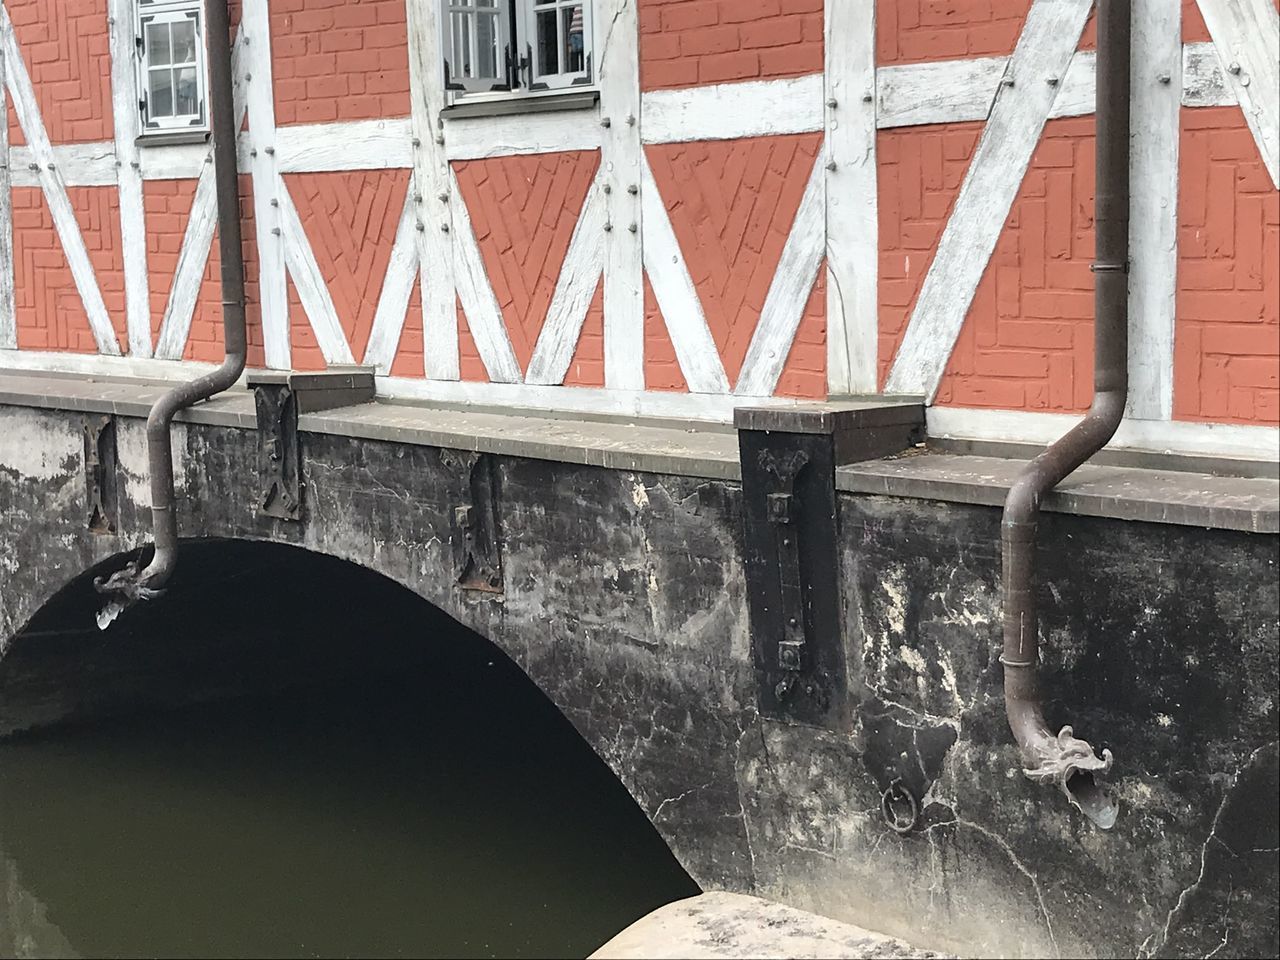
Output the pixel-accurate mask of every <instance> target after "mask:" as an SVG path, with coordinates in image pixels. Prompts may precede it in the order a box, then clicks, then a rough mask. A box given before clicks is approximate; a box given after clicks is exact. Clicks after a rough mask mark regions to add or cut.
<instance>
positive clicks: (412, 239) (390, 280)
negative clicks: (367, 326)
mask: <svg viewBox="0 0 1280 960" xmlns="http://www.w3.org/2000/svg"><path fill="white" fill-rule="evenodd" d="M417 217H418V213H417V205H416V204H415V203H414V200H413V184H412V183H410V184H409V190H408V191H407V192H406V193H405V196H404V209H403V210H402V211H401V212H400V222H399V224H397V225H396V238H395V240H394V241H393V242H392V244H391V257H390V259H389V260H388V261H387V272H386V275H385V276H384V277H383V278H382V292H381V293H380V294H379V296H378V309H377V311H376V312H375V313H374V315H373V328H372V329H371V330H370V331H369V343H368V345H367V346H366V347H365V351H364V363H365V365H366V366H371V367H373V368H374V369H375V370H376V371H377V372H378V373H379V374H382V375H383V376H385V375H387V374H389V373H390V372H391V364H392V362H393V361H394V360H395V358H396V350H397V349H399V347H400V337H401V335H402V334H403V333H404V324H405V320H406V319H407V317H408V312H409V298H410V297H412V296H413V285H414V283H415V282H416V281H417V279H418V239H417V230H416V228H415V227H414V224H415V222H416V221H417Z"/></svg>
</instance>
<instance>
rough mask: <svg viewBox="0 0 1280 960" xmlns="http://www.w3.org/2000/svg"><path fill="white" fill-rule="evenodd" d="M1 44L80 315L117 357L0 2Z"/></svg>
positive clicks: (99, 341) (117, 347) (112, 333)
mask: <svg viewBox="0 0 1280 960" xmlns="http://www.w3.org/2000/svg"><path fill="white" fill-rule="evenodd" d="M0 46H2V47H3V50H4V58H5V83H6V84H7V86H8V89H9V94H10V95H11V96H12V97H13V109H14V113H16V114H17V116H18V123H19V125H20V126H21V127H22V133H23V135H24V136H25V137H26V140H27V145H28V147H29V148H30V151H31V157H32V160H31V162H32V164H34V165H36V166H37V167H39V170H38V173H37V175H38V176H39V179H40V187H41V189H42V190H43V191H44V196H45V202H46V203H48V205H49V213H50V215H51V216H52V219H53V225H54V228H55V229H56V230H57V232H58V239H59V240H60V241H61V243H62V250H63V253H64V254H65V255H66V258H67V265H68V266H69V267H70V268H71V277H72V279H73V280H74V281H75V285H76V290H77V291H78V292H79V294H80V300H81V302H82V303H83V304H84V310H85V314H86V315H87V316H88V318H89V328H90V330H91V331H92V332H93V339H94V341H95V343H97V346H98V352H99V353H104V354H108V355H117V356H118V355H119V353H120V344H119V342H118V341H117V340H116V333H115V330H114V329H113V328H112V326H111V317H110V316H109V315H108V314H107V305H106V304H105V303H104V302H103V300H102V291H101V290H99V288H98V280H97V277H95V276H94V272H93V263H92V261H90V259H89V251H88V250H87V249H86V247H85V245H84V237H83V236H82V235H81V233H80V224H79V222H78V221H77V220H76V214H75V210H74V209H73V208H72V206H71V201H70V199H69V198H68V197H67V188H66V185H65V184H64V183H63V180H62V174H61V173H60V172H59V170H58V168H57V163H56V160H55V158H54V153H53V149H52V147H51V146H50V145H49V135H48V133H46V132H45V128H44V120H43V119H42V118H41V116H40V107H39V104H38V102H37V101H36V92H35V89H34V88H33V87H32V86H31V77H30V75H29V74H28V73H27V65H26V62H25V61H24V60H23V59H22V51H21V50H20V49H19V48H18V40H17V37H16V36H15V34H14V32H13V22H12V21H11V20H10V19H9V10H8V8H7V7H6V6H5V5H4V4H2V3H0Z"/></svg>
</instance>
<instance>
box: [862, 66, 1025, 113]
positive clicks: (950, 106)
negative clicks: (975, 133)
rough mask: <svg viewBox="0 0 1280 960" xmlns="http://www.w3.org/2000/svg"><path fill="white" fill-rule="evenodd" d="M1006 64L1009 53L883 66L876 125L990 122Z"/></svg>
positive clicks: (880, 77) (879, 75) (877, 76)
mask: <svg viewBox="0 0 1280 960" xmlns="http://www.w3.org/2000/svg"><path fill="white" fill-rule="evenodd" d="M1007 63H1008V58H1007V57H978V58H976V59H973V60H939V61H936V62H933V63H912V64H904V65H902V66H896V67H881V68H880V69H879V70H878V71H877V72H876V74H877V75H876V81H877V86H878V88H879V94H878V96H879V108H878V110H877V111H876V112H877V118H876V123H877V125H878V126H880V127H881V128H886V127H911V126H916V125H919V124H925V123H959V122H961V121H964V120H985V119H986V118H987V116H988V114H990V113H991V105H992V104H993V103H994V102H995V98H996V91H997V90H998V89H999V87H1000V78H1001V77H1002V76H1004V72H1005V67H1006V65H1007Z"/></svg>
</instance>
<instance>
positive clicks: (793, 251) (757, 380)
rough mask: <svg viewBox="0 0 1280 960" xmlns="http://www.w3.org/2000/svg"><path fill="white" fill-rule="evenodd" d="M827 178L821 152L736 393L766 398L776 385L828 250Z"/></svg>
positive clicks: (756, 330)
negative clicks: (826, 219)
mask: <svg viewBox="0 0 1280 960" xmlns="http://www.w3.org/2000/svg"><path fill="white" fill-rule="evenodd" d="M825 180H826V168H825V166H824V161H823V157H822V153H821V151H819V153H818V156H817V157H816V158H815V159H814V161H813V172H812V173H811V174H810V175H809V182H808V184H807V185H806V186H805V188H804V196H803V197H802V198H801V199H800V209H799V210H797V211H796V221H795V223H794V224H793V225H792V227H791V233H790V234H789V235H788V236H787V242H786V245H785V246H783V248H782V256H781V258H779V260H778V269H777V271H776V272H775V273H774V275H773V282H772V283H771V284H770V285H769V292H768V294H766V295H765V299H764V308H763V309H762V310H761V311H760V321H759V323H757V324H756V329H755V333H754V334H752V337H751V343H750V345H749V346H748V347H747V356H746V359H744V360H743V361H742V372H741V373H740V374H739V375H738V383H737V385H736V386H735V387H734V389H733V392H734V393H736V394H738V395H739V396H743V397H767V396H770V395H772V393H773V391H774V390H776V389H777V387H778V380H779V378H780V377H781V376H782V368H783V367H784V366H785V365H786V362H787V355H788V354H789V353H790V352H791V344H792V343H793V342H794V341H795V339H796V331H797V330H799V329H800V321H801V319H802V318H803V317H804V308H805V305H806V304H807V303H808V302H809V295H810V293H811V292H812V291H813V283H814V281H815V280H817V278H818V268H819V267H821V266H822V257H823V254H824V253H825V250H826V223H825V218H826V211H825V210H824V209H823V208H824V205H825V202H826V183H825Z"/></svg>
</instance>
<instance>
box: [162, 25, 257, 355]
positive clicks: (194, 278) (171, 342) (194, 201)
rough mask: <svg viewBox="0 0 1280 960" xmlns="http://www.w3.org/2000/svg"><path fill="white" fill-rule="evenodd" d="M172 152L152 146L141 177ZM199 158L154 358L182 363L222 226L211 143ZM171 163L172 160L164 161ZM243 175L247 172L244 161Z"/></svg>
mask: <svg viewBox="0 0 1280 960" xmlns="http://www.w3.org/2000/svg"><path fill="white" fill-rule="evenodd" d="M244 72H245V65H244V40H243V37H242V36H237V37H236V39H235V43H233V44H232V47H231V103H232V109H233V110H234V111H235V118H236V121H235V122H236V129H237V130H239V129H240V127H241V125H242V124H243V123H244V118H245V113H246V112H247V109H248V108H247V105H246V103H245V99H246V92H247V91H246V89H245V83H244ZM189 146H190V145H187V144H184V145H183V146H182V147H181V148H180V149H182V150H183V151H187V150H188V148H189ZM172 149H175V148H171V147H160V148H156V147H148V148H147V150H146V151H144V152H143V155H142V170H143V177H144V178H145V177H147V169H148V161H149V160H150V159H151V157H152V156H153V155H155V153H156V151H157V150H158V151H161V152H162V153H164V154H167V155H168V156H173V154H170V153H169V151H170V150H172ZM198 149H199V150H200V152H201V153H200V156H201V159H200V160H199V162H198V163H197V164H196V165H195V168H194V169H195V171H196V172H195V173H194V174H193V175H194V176H196V177H197V179H196V190H195V195H194V196H193V197H192V198H191V212H190V214H189V215H188V217H187V228H186V231H185V232H184V233H183V236H182V246H181V248H180V249H179V251H178V265H177V267H176V268H175V269H174V272H173V279H172V281H170V284H169V299H168V302H167V303H166V304H165V309H164V317H163V319H162V320H161V323H160V335H159V337H157V338H156V348H155V355H156V356H157V357H159V358H161V359H164V360H180V359H181V358H182V354H183V352H184V351H185V350H186V346H187V337H188V335H189V334H190V332H191V319H192V317H193V316H194V314H195V309H196V301H197V300H198V299H199V296H200V284H201V282H202V281H203V280H204V272H205V268H206V267H207V266H208V264H209V250H210V248H211V246H212V245H213V233H214V229H215V228H216V227H217V225H218V209H217V208H218V198H217V185H216V183H215V177H214V164H213V146H212V144H200V145H198ZM162 162H164V163H168V160H165V161H162ZM238 169H240V170H241V171H244V170H247V169H248V163H247V162H246V163H245V164H244V165H243V166H242V167H239V168H238Z"/></svg>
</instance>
